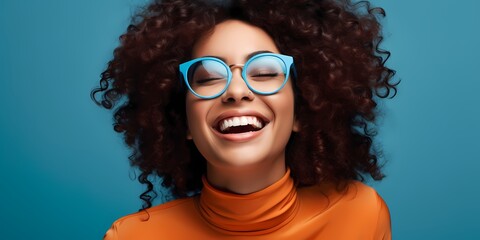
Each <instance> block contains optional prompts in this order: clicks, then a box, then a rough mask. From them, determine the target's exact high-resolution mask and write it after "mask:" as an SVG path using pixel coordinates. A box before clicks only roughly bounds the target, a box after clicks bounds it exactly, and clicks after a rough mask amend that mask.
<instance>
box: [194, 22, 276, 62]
mask: <svg viewBox="0 0 480 240" xmlns="http://www.w3.org/2000/svg"><path fill="white" fill-rule="evenodd" d="M257 51H270V52H274V53H279V50H278V48H277V46H276V45H275V42H274V41H273V39H272V38H271V37H270V36H269V35H268V34H267V33H266V32H265V31H264V30H263V29H261V28H258V27H256V26H253V25H250V24H248V23H245V22H242V21H239V20H227V21H225V22H222V23H220V24H218V25H216V26H215V28H214V29H213V31H212V32H209V33H207V34H205V35H204V36H202V37H201V38H200V39H199V40H198V41H197V42H196V43H195V45H194V48H193V52H192V55H193V56H192V57H193V58H198V57H202V56H218V57H221V58H224V59H226V60H227V62H232V63H238V62H241V61H243V59H244V58H245V57H246V56H247V55H249V54H250V53H252V52H257Z"/></svg>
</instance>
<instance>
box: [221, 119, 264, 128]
mask: <svg viewBox="0 0 480 240" xmlns="http://www.w3.org/2000/svg"><path fill="white" fill-rule="evenodd" d="M246 125H252V126H254V127H255V128H262V127H263V124H262V121H260V120H259V119H258V118H256V117H246V116H241V117H232V118H228V119H224V120H222V121H221V122H220V124H219V126H220V131H224V130H225V129H227V128H229V127H238V126H246Z"/></svg>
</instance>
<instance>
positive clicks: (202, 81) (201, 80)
mask: <svg viewBox="0 0 480 240" xmlns="http://www.w3.org/2000/svg"><path fill="white" fill-rule="evenodd" d="M216 80H224V78H204V79H198V80H195V83H196V84H207V83H213V82H215V81H216Z"/></svg>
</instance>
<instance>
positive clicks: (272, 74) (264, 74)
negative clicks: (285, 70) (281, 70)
mask: <svg viewBox="0 0 480 240" xmlns="http://www.w3.org/2000/svg"><path fill="white" fill-rule="evenodd" d="M276 76H278V73H259V74H253V75H252V77H276Z"/></svg>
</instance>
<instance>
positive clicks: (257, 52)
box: [204, 50, 273, 63]
mask: <svg viewBox="0 0 480 240" xmlns="http://www.w3.org/2000/svg"><path fill="white" fill-rule="evenodd" d="M261 53H273V52H271V51H267V50H261V51H255V52H252V53H250V54H248V55H247V56H246V57H245V59H244V61H245V62H246V61H247V60H248V59H250V58H252V57H253V56H255V55H258V54H261ZM204 57H214V58H218V59H220V60H222V61H223V62H225V63H226V62H227V60H226V59H225V58H222V57H219V56H210V55H209V56H204Z"/></svg>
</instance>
